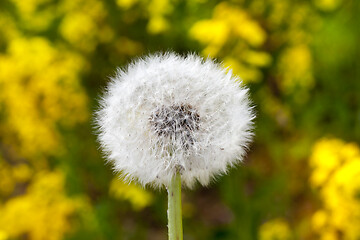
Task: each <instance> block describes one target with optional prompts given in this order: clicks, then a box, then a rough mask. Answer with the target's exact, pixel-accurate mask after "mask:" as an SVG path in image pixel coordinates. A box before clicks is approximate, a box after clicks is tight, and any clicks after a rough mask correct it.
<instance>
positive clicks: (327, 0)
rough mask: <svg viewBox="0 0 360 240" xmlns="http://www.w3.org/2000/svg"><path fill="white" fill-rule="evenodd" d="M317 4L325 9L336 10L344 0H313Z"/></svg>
mask: <svg viewBox="0 0 360 240" xmlns="http://www.w3.org/2000/svg"><path fill="white" fill-rule="evenodd" d="M313 2H314V3H315V6H316V7H318V8H319V9H321V10H323V11H332V10H335V9H336V8H337V7H339V5H340V4H341V3H342V0H313Z"/></svg>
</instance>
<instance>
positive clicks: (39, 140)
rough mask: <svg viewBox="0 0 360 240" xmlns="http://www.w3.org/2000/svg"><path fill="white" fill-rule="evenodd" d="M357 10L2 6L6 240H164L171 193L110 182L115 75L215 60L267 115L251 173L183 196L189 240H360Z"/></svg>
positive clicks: (209, 1)
mask: <svg viewBox="0 0 360 240" xmlns="http://www.w3.org/2000/svg"><path fill="white" fill-rule="evenodd" d="M359 24H360V1H358V0H311V1H310V0H309V1H307V0H281V1H280V0H228V1H216V0H103V1H101V0H0V240H11V239H24V240H60V239H68V240H72V239H99V240H107V239H109V240H110V239H111V240H112V239H128V240H132V239H134V240H140V239H150V240H158V239H159V240H161V239H167V228H166V224H167V219H166V208H167V196H166V191H165V190H162V191H154V190H152V189H143V188H141V187H139V186H137V185H135V184H130V185H128V184H126V183H123V182H122V181H121V180H119V179H117V176H114V175H113V173H112V170H111V166H109V165H105V164H104V159H103V158H102V156H101V153H100V151H99V149H98V148H99V146H98V144H97V143H96V136H95V135H94V128H93V123H92V113H93V112H94V110H95V109H96V107H97V99H98V98H99V97H98V96H99V94H100V93H101V91H102V89H103V88H104V86H105V85H106V82H107V81H108V76H110V75H112V74H113V73H114V71H115V68H116V67H118V66H120V67H121V66H124V65H125V64H126V63H128V62H129V61H130V59H132V58H134V57H138V56H141V55H143V54H148V53H152V52H156V51H164V50H173V51H176V52H178V53H186V52H188V51H191V52H197V53H199V54H200V55H202V56H204V57H207V56H210V57H213V58H217V59H218V61H219V62H221V63H222V64H223V65H224V66H227V67H231V68H232V69H233V71H234V72H235V73H236V74H238V75H239V76H240V77H242V78H243V82H244V83H245V84H247V86H249V88H250V89H251V96H252V99H253V102H254V104H255V106H256V112H257V116H258V117H257V119H256V129H255V133H256V137H255V141H254V143H253V144H252V146H251V150H250V152H249V155H248V157H247V159H245V161H244V163H243V164H242V165H241V166H238V167H237V168H235V169H232V170H231V171H230V172H229V174H228V175H227V176H223V177H221V178H219V179H218V180H217V181H216V182H214V183H212V184H211V185H210V186H209V187H208V188H202V187H197V188H195V189H194V190H184V191H183V220H184V231H185V235H184V236H185V239H188V240H191V239H196V240H197V239H230V240H233V239H235V240H236V239H241V240H252V239H260V240H291V239H310V240H311V239H322V240H337V239H344V240H358V239H360V144H359V143H360V44H359V43H360V27H359Z"/></svg>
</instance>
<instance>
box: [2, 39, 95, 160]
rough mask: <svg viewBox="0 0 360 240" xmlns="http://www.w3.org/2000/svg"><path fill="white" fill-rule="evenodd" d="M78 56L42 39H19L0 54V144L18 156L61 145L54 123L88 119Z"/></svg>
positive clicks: (56, 150) (44, 151) (41, 151)
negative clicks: (1, 139)
mask: <svg viewBox="0 0 360 240" xmlns="http://www.w3.org/2000/svg"><path fill="white" fill-rule="evenodd" d="M84 66H85V64H84V62H83V60H82V59H81V58H80V57H79V56H77V55H75V54H73V53H70V52H67V51H63V50H60V49H56V48H55V47H54V46H52V44H51V43H50V42H48V41H47V40H45V39H44V38H40V37H37V38H32V39H25V38H18V39H14V40H12V41H11V42H10V43H9V46H8V48H7V52H6V54H4V55H2V54H0V69H3V70H2V71H0V86H1V88H0V103H1V104H2V106H3V108H2V109H1V110H0V111H2V112H3V113H5V116H6V117H5V118H4V120H3V121H2V122H0V129H1V130H2V132H3V134H4V136H6V138H5V140H4V141H5V143H6V144H8V145H10V146H13V147H14V149H16V150H17V152H18V153H20V154H21V155H23V156H31V155H34V154H39V153H45V154H54V153H56V152H58V151H59V150H60V149H61V144H60V136H59V133H58V130H57V128H56V124H57V123H62V124H64V125H73V124H75V123H77V122H81V121H84V120H86V119H87V117H88V113H87V109H86V105H87V97H86V95H85V93H84V92H83V90H82V89H81V86H80V79H79V77H78V76H79V74H80V71H81V70H82V68H83V67H84Z"/></svg>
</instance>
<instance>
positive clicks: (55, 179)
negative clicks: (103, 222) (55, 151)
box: [0, 171, 75, 240]
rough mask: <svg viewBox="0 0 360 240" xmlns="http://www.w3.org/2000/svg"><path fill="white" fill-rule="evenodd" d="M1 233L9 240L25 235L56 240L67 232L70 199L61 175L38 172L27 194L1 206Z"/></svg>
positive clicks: (71, 205) (71, 201) (70, 205)
mask: <svg viewBox="0 0 360 240" xmlns="http://www.w3.org/2000/svg"><path fill="white" fill-rule="evenodd" d="M0 212H1V215H0V232H5V233H7V234H8V236H9V237H10V238H16V237H20V236H22V235H24V234H25V235H27V236H28V237H29V239H31V240H42V239H44V240H58V239H62V238H63V235H64V234H65V233H66V232H67V231H69V229H70V223H69V216H70V215H71V214H73V213H74V212H75V204H74V202H73V200H71V199H70V198H67V197H66V196H65V191H64V176H63V174H62V173H61V172H59V171H57V172H40V173H38V174H37V175H36V176H35V178H34V180H33V182H32V183H31V185H30V186H29V187H28V189H27V192H26V194H24V195H21V196H17V197H14V198H11V199H10V200H9V201H7V202H6V203H5V204H4V205H2V206H1V207H0Z"/></svg>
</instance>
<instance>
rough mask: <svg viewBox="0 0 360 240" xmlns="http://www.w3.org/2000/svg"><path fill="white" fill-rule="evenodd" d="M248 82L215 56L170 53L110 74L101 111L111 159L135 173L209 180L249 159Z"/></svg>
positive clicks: (158, 181) (158, 180)
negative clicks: (247, 157) (213, 59)
mask: <svg viewBox="0 0 360 240" xmlns="http://www.w3.org/2000/svg"><path fill="white" fill-rule="evenodd" d="M253 119H254V114H253V111H252V108H251V106H250V102H249V100H248V89H247V88H245V87H244V86H241V81H240V79H239V78H238V77H237V76H234V75H233V74H232V72H231V70H230V71H228V70H227V69H224V68H222V67H221V66H220V65H219V64H217V63H215V62H214V61H212V60H210V59H206V60H203V59H202V58H200V57H198V56H196V55H194V54H189V55H187V56H185V57H183V56H180V55H177V54H174V53H165V54H157V55H151V56H148V57H144V58H140V59H138V60H136V61H134V62H133V63H131V64H130V65H128V67H127V68H126V69H124V70H122V69H118V71H117V73H116V75H115V76H113V77H112V78H111V82H110V83H109V85H108V87H107V89H106V92H105V94H104V96H103V98H102V101H101V106H100V108H99V110H98V111H97V113H96V122H97V126H98V128H99V137H98V138H99V142H100V143H101V146H102V148H103V150H104V152H105V153H106V156H107V159H108V161H109V162H111V163H112V164H113V166H114V170H115V171H118V172H120V173H121V174H122V175H123V177H124V178H126V179H128V180H130V181H131V180H136V181H138V182H139V183H141V184H143V185H146V184H151V185H153V186H156V187H161V186H164V185H165V186H167V185H168V183H169V182H170V180H171V178H172V177H173V176H174V174H175V173H176V172H179V173H180V174H181V177H182V184H183V185H184V186H187V187H192V186H193V184H194V183H195V182H196V181H198V182H200V183H201V184H202V185H207V184H208V183H209V182H210V180H211V179H213V178H214V177H215V176H217V175H219V174H223V173H226V171H227V170H228V169H229V167H232V166H234V165H235V164H236V163H239V162H240V161H242V159H243V157H244V155H245V153H246V149H247V147H248V144H249V143H250V141H251V138H252V132H251V130H252V126H253Z"/></svg>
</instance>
